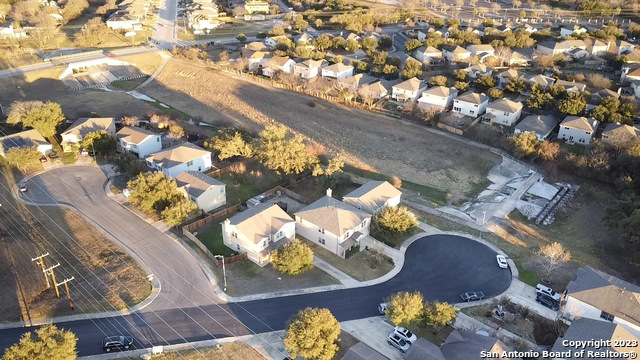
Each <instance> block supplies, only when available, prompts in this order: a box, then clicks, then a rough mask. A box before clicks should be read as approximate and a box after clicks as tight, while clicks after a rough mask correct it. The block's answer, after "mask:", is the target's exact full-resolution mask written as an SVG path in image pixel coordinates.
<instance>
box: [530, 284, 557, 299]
mask: <svg viewBox="0 0 640 360" xmlns="http://www.w3.org/2000/svg"><path fill="white" fill-rule="evenodd" d="M536 293H538V294H545V295H547V296H549V297H550V298H552V299H553V300H555V301H560V297H561V296H560V294H558V293H557V292H555V291H553V289H552V288H550V287H548V286H545V285H542V284H538V285H536Z"/></svg>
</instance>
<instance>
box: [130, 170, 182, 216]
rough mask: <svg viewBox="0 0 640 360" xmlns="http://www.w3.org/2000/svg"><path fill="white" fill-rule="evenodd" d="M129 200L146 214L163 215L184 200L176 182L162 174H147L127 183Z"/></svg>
mask: <svg viewBox="0 0 640 360" xmlns="http://www.w3.org/2000/svg"><path fill="white" fill-rule="evenodd" d="M127 187H128V188H129V197H128V200H129V202H131V203H132V204H133V205H135V206H137V207H138V208H139V209H140V210H141V211H143V212H145V213H152V212H155V213H158V214H160V213H162V211H163V210H164V209H166V208H167V207H169V206H171V205H172V204H173V203H175V202H178V201H180V200H182V199H183V195H182V193H181V192H180V190H178V185H177V184H176V182H175V181H174V180H173V179H171V178H168V177H167V176H166V175H165V174H163V173H161V172H155V173H154V172H150V171H148V172H146V173H142V174H140V175H138V176H137V177H136V178H135V179H133V180H130V181H129V182H128V183H127Z"/></svg>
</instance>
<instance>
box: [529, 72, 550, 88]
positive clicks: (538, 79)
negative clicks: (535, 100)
mask: <svg viewBox="0 0 640 360" xmlns="http://www.w3.org/2000/svg"><path fill="white" fill-rule="evenodd" d="M555 82H556V79H554V78H552V77H549V76H545V75H542V74H538V75H533V76H529V77H528V78H527V83H528V84H529V86H533V85H536V84H537V85H540V86H541V87H542V88H543V89H546V88H547V87H548V86H550V85H553V84H554V83H555Z"/></svg>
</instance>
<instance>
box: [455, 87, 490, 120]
mask: <svg viewBox="0 0 640 360" xmlns="http://www.w3.org/2000/svg"><path fill="white" fill-rule="evenodd" d="M488 104H489V97H488V96H487V95H485V94H477V93H474V92H471V91H469V92H466V93H464V94H462V95H460V96H458V97H457V98H455V99H454V100H453V111H454V112H457V113H460V114H463V115H467V116H473V117H478V116H480V115H482V114H484V112H485V110H486V109H487V105H488Z"/></svg>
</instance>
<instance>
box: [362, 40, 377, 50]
mask: <svg viewBox="0 0 640 360" xmlns="http://www.w3.org/2000/svg"><path fill="white" fill-rule="evenodd" d="M362 47H363V48H365V49H367V50H369V51H373V50H375V49H377V48H378V42H377V41H376V39H374V38H372V37H366V38H364V39H362Z"/></svg>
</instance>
